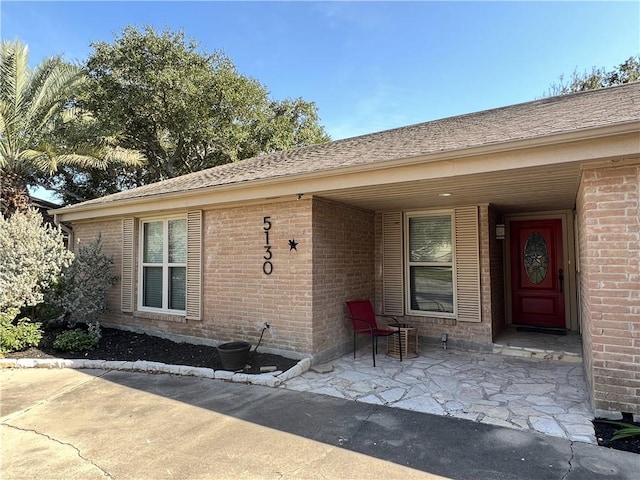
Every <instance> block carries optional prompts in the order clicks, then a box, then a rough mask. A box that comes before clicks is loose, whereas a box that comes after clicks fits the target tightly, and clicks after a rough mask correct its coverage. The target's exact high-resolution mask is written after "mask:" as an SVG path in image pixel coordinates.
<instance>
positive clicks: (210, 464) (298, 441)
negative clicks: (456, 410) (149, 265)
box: [0, 368, 638, 480]
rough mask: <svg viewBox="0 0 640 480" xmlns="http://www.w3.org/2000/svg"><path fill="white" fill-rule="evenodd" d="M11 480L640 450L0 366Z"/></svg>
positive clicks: (407, 464) (118, 376)
mask: <svg viewBox="0 0 640 480" xmlns="http://www.w3.org/2000/svg"><path fill="white" fill-rule="evenodd" d="M0 398H1V399H2V402H1V404H0V434H1V442H0V445H1V447H0V448H1V451H0V453H1V455H0V459H1V461H2V465H1V471H2V478H3V480H17V479H26V478H38V479H51V480H58V479H64V480H73V479H82V480H87V479H88V480H91V479H136V480H146V479H154V480H156V479H185V480H186V479H274V480H275V479H283V480H287V479H371V478H384V479H388V480H394V479H399V480H400V479H401V480H409V479H435V478H452V479H461V480H464V479H474V480H476V479H489V480H490V479H503V480H504V479H507V480H508V479H518V480H529V479H530V480H537V479H549V480H590V479H609V478H616V479H629V480H631V479H633V480H635V479H636V478H637V472H638V470H637V467H638V456H637V455H635V454H632V453H627V452H619V451H615V450H609V449H606V448H602V447H598V446H596V445H590V444H586V443H581V442H571V441H569V440H565V439H561V438H557V437H551V436H548V435H541V434H537V433H534V432H531V431H517V430H514V429H512V428H503V427H498V426H494V425H487V424H482V423H477V422H471V421H467V420H462V419H456V418H449V417H443V416H437V415H429V414H425V413H420V412H415V411H409V410H404V409H399V408H389V407H386V406H383V405H373V404H367V403H362V402H354V401H351V400H344V399H340V398H335V397H330V396H326V395H315V394H311V393H306V392H293V391H289V390H286V389H283V388H270V387H265V386H260V385H245V384H240V383H234V382H230V381H221V380H215V379H211V378H203V377H194V376H178V375H168V374H159V373H156V374H148V373H138V372H126V371H114V370H75V369H43V368H37V369H35V368H28V369H27V368H25V369H20V368H11V369H2V370H0Z"/></svg>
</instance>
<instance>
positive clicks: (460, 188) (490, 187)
mask: <svg viewBox="0 0 640 480" xmlns="http://www.w3.org/2000/svg"><path fill="white" fill-rule="evenodd" d="M580 172H581V171H580V163H579V162H573V163H565V164H558V165H546V166H544V167H531V168H522V169H515V170H508V171H497V172H490V173H480V174H474V175H464V176H457V177H448V178H432V179H424V180H416V181H412V182H401V183H390V184H389V183H388V184H381V185H372V186H365V187H352V188H348V189H340V190H330V191H323V192H317V193H315V194H314V195H316V196H319V197H323V198H327V199H330V200H333V201H336V202H342V203H346V204H349V205H354V206H357V207H360V208H364V209H368V210H374V211H385V210H411V209H420V208H451V207H454V206H457V205H469V204H482V203H490V204H492V205H494V206H496V207H497V208H498V209H499V210H501V211H502V212H504V213H514V212H534V211H545V210H567V209H573V207H574V204H575V199H576V194H577V192H578V186H579V184H580ZM309 193H311V192H309ZM443 193H450V194H451V195H450V196H440V194H443Z"/></svg>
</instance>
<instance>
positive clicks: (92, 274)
mask: <svg viewBox="0 0 640 480" xmlns="http://www.w3.org/2000/svg"><path fill="white" fill-rule="evenodd" d="M112 265H113V257H109V256H107V255H104V254H103V253H102V240H101V238H100V237H98V238H97V239H96V240H94V241H93V242H91V243H90V244H88V245H81V246H80V248H79V249H78V252H77V254H76V256H75V258H74V259H73V263H72V264H71V266H70V267H69V268H67V269H66V270H64V272H63V276H62V279H61V282H60V285H59V286H58V288H57V289H56V291H55V295H53V296H52V297H51V302H48V303H51V304H55V305H57V306H58V307H59V308H61V309H62V310H63V312H64V315H65V317H66V319H67V321H68V322H69V323H70V324H71V325H74V324H75V323H77V322H81V323H90V322H94V321H96V317H97V316H98V315H99V314H100V313H102V312H104V311H105V310H106V309H107V293H108V292H109V289H110V288H111V287H112V286H113V285H114V284H115V282H116V280H117V279H118V277H116V276H115V275H113V273H111V266H112Z"/></svg>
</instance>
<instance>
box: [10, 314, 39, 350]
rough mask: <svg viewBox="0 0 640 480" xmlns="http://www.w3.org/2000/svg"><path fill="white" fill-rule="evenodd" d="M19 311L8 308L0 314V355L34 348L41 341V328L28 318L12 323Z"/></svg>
mask: <svg viewBox="0 0 640 480" xmlns="http://www.w3.org/2000/svg"><path fill="white" fill-rule="evenodd" d="M18 313H19V309H17V308H10V309H8V310H6V311H3V312H0V355H4V354H6V353H9V352H16V351H19V350H24V349H25V348H27V347H34V346H37V345H38V344H39V343H40V340H41V339H42V326H41V324H40V323H37V322H32V321H31V320H29V319H28V318H21V319H20V320H18V321H17V322H14V319H15V317H16V316H17V315H18Z"/></svg>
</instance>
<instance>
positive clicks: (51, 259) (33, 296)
mask: <svg viewBox="0 0 640 480" xmlns="http://www.w3.org/2000/svg"><path fill="white" fill-rule="evenodd" d="M72 259H73V253H71V252H70V251H68V250H67V249H66V248H65V246H64V242H63V239H62V232H61V231H60V230H59V229H57V228H53V227H51V226H50V225H47V224H44V225H43V223H42V216H41V215H40V214H39V213H38V212H37V211H36V210H34V209H30V210H28V211H27V212H26V213H15V214H13V215H12V216H11V217H9V218H8V219H5V218H4V217H2V215H0V311H2V312H7V311H9V309H13V308H18V309H19V308H22V307H24V306H34V305H38V304H39V303H41V302H42V301H43V299H44V295H45V293H46V292H47V290H49V289H50V288H51V287H52V286H54V285H55V284H56V282H57V281H58V279H59V277H60V274H61V272H62V270H63V269H64V268H66V267H68V266H69V265H70V264H71V260H72Z"/></svg>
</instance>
